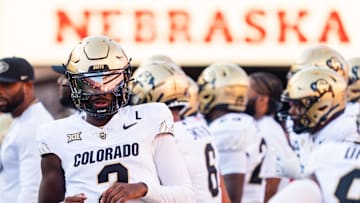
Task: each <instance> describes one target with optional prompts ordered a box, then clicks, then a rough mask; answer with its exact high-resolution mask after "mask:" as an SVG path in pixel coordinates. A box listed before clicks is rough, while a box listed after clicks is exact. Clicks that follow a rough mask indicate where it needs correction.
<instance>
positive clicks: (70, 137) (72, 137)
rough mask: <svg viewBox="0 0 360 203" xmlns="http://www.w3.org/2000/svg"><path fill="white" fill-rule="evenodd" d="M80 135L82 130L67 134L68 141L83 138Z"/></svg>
mask: <svg viewBox="0 0 360 203" xmlns="http://www.w3.org/2000/svg"><path fill="white" fill-rule="evenodd" d="M80 135H81V132H77V133H71V134H67V137H68V141H67V143H70V142H72V141H78V140H81V137H80Z"/></svg>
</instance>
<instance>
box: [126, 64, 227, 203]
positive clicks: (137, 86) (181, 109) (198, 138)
mask: <svg viewBox="0 0 360 203" xmlns="http://www.w3.org/2000/svg"><path fill="white" fill-rule="evenodd" d="M134 78H135V80H134V82H133V83H132V88H131V89H132V93H133V94H134V95H133V97H132V98H133V99H132V101H133V102H132V103H133V104H141V103H149V102H162V103H165V104H167V106H168V107H169V108H170V110H171V112H172V114H173V116H174V121H175V128H174V129H175V139H176V142H177V144H178V145H179V149H180V150H181V152H182V154H183V156H184V159H185V162H186V166H187V168H188V171H189V173H190V177H191V180H192V183H193V187H194V190H195V198H196V202H198V203H212V202H213V203H220V202H222V193H223V191H225V192H226V190H222V188H223V187H221V181H220V173H219V166H218V153H217V149H216V146H215V143H214V137H213V136H212V135H211V134H210V132H209V129H208V126H207V123H206V121H205V120H204V119H203V118H202V116H201V115H197V114H195V115H191V116H186V117H184V113H185V112H187V113H188V114H191V113H194V111H188V108H189V103H190V102H189V101H190V92H192V93H195V94H197V90H195V91H191V90H190V89H191V88H192V87H191V84H195V85H196V83H195V82H194V81H192V79H191V78H189V77H188V76H186V75H185V73H184V72H183V71H182V69H181V68H180V67H179V66H177V65H176V64H174V63H173V62H171V61H163V60H161V61H160V60H154V61H152V62H151V61H150V62H148V63H147V64H144V65H142V66H141V67H140V68H139V69H137V70H136V71H135V73H134ZM194 99H196V98H194ZM194 110H195V112H196V108H195V109H194ZM224 202H225V201H224Z"/></svg>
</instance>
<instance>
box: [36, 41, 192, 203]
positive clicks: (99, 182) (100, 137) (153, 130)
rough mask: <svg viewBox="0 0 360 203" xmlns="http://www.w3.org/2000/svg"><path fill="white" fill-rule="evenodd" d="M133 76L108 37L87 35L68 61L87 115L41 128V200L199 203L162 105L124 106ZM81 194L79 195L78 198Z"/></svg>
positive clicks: (73, 86) (170, 119)
mask: <svg viewBox="0 0 360 203" xmlns="http://www.w3.org/2000/svg"><path fill="white" fill-rule="evenodd" d="M131 74H132V71H131V66H130V61H129V60H128V58H127V56H126V54H125V53H124V51H123V50H122V48H121V47H120V45H118V44H117V43H116V42H114V41H113V40H111V39H109V38H108V37H105V36H90V37H87V38H85V39H83V40H82V41H81V43H79V44H78V45H77V46H76V47H75V48H74V49H73V50H72V52H71V54H70V57H69V60H68V62H67V64H66V75H67V78H68V80H69V81H70V87H71V91H72V98H73V101H74V104H75V106H76V107H77V108H79V109H80V110H82V111H84V112H86V118H85V119H82V118H81V116H79V115H74V116H70V117H67V118H64V119H61V120H57V121H54V122H52V123H50V124H48V125H45V126H43V128H41V129H40V130H39V133H38V138H39V140H40V141H41V143H42V145H41V153H42V163H41V167H42V173H43V179H42V182H41V187H40V193H39V202H40V203H42V202H44V203H45V202H46V203H49V202H59V201H63V200H64V198H65V196H67V198H66V200H65V201H66V202H84V201H85V199H86V201H87V202H99V200H100V201H101V202H105V203H108V202H194V196H193V194H194V193H193V188H192V185H191V180H190V176H189V174H188V172H187V170H186V167H185V164H184V160H183V158H182V156H181V154H180V152H179V151H178V149H177V146H176V143H175V140H174V138H173V136H172V133H173V117H172V115H171V112H170V111H169V110H168V108H167V107H166V106H165V105H163V104H146V105H138V106H126V104H127V102H128V98H129V88H128V82H129V80H130V77H131ZM79 194H81V195H79Z"/></svg>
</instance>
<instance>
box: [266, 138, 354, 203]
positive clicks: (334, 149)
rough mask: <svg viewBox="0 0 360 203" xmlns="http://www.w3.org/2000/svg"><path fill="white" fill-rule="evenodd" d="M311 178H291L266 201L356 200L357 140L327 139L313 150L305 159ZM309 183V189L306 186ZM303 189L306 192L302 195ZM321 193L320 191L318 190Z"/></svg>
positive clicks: (329, 202) (324, 202)
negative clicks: (307, 158)
mask: <svg viewBox="0 0 360 203" xmlns="http://www.w3.org/2000/svg"><path fill="white" fill-rule="evenodd" d="M309 170H310V171H311V172H312V176H311V179H312V180H314V181H315V183H316V184H318V187H320V188H321V190H320V189H319V188H316V187H317V186H316V185H315V184H314V183H309V180H300V181H295V182H294V183H292V184H291V185H289V188H285V189H284V190H283V191H280V192H279V193H278V194H276V195H275V196H274V198H273V199H271V201H270V203H283V202H304V198H305V196H306V198H308V200H307V201H306V200H305V201H306V202H307V203H313V202H314V203H320V202H321V203H337V202H341V203H352V202H354V203H355V202H360V181H359V180H360V144H359V143H352V142H327V143H324V144H322V145H321V146H319V147H317V148H316V149H314V150H313V152H312V154H311V158H310V162H309ZM309 187H311V188H313V189H312V190H307V189H308V188H309ZM304 190H307V191H306V195H305V196H304V194H305V193H304ZM320 193H321V194H320Z"/></svg>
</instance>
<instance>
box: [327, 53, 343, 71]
mask: <svg viewBox="0 0 360 203" xmlns="http://www.w3.org/2000/svg"><path fill="white" fill-rule="evenodd" d="M326 65H327V66H328V67H329V68H331V69H332V70H334V71H336V72H338V73H339V72H340V71H341V74H342V75H344V73H343V72H344V70H343V65H342V63H341V62H340V61H339V60H338V58H336V57H334V56H333V57H331V58H329V59H328V60H327V61H326Z"/></svg>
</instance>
